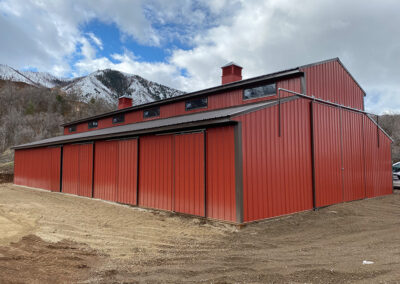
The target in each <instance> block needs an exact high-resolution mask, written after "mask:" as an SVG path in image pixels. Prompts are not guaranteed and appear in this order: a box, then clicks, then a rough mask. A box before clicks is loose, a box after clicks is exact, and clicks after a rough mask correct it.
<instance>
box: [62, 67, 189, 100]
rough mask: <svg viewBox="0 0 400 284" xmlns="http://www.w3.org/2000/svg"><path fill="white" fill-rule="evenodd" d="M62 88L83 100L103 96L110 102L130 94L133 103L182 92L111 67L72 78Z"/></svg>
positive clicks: (172, 95)
mask: <svg viewBox="0 0 400 284" xmlns="http://www.w3.org/2000/svg"><path fill="white" fill-rule="evenodd" d="M62 90H63V91H65V92H67V93H77V94H80V95H81V96H82V98H83V99H84V100H85V101H89V100H90V99H92V98H103V99H105V100H106V101H107V102H110V103H112V102H116V101H117V99H118V97H119V96H122V95H131V96H132V98H133V104H134V105H139V104H143V103H148V102H152V101H156V100H161V99H166V98H170V97H174V96H178V95H182V94H183V92H181V91H178V90H176V89H173V88H169V87H167V86H164V85H161V84H158V83H155V82H152V81H149V80H146V79H144V78H142V77H140V76H138V75H131V74H127V73H122V72H119V71H115V70H111V69H106V70H99V71H96V72H93V73H91V74H89V75H87V76H84V77H80V78H76V79H73V80H71V81H70V82H69V83H68V85H66V86H65V87H63V88H62Z"/></svg>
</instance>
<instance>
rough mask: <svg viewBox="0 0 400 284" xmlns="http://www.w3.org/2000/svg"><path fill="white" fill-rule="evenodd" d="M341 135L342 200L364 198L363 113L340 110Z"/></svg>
mask: <svg viewBox="0 0 400 284" xmlns="http://www.w3.org/2000/svg"><path fill="white" fill-rule="evenodd" d="M341 114H342V137H343V152H342V155H343V169H344V170H343V200H344V201H351V200H358V199H362V198H365V179H364V177H365V172H364V148H363V121H362V119H363V117H362V116H363V115H362V114H360V113H356V112H353V111H348V110H343V109H342V110H341Z"/></svg>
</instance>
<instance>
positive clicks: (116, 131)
mask: <svg viewBox="0 0 400 284" xmlns="http://www.w3.org/2000/svg"><path fill="white" fill-rule="evenodd" d="M297 98H298V97H296V96H292V97H288V98H283V99H281V102H282V103H284V102H287V101H291V100H294V99H297ZM276 104H278V100H276V99H274V100H269V101H263V102H258V103H253V104H246V105H241V106H235V107H231V108H224V109H218V110H211V111H204V112H198V113H194V114H188V115H181V116H175V117H170V118H164V119H157V120H150V121H145V122H138V123H133V124H126V125H121V126H115V127H109V128H103V129H99V130H94V131H89V132H82V133H76V134H70V135H62V136H57V137H53V138H49V139H44V140H40V141H36V142H32V143H28V144H23V145H18V146H14V147H12V149H15V150H19V149H29V148H37V147H47V146H57V145H63V144H71V143H82V142H88V141H95V140H104V139H116V138H123V137H131V136H137V135H144V134H156V133H160V132H176V131H181V130H184V129H193V128H202V127H210V126H217V125H226V124H236V123H237V122H236V121H235V120H232V119H231V118H233V117H236V116H239V115H243V114H246V113H249V112H253V111H257V110H260V109H263V108H267V107H271V106H274V105H276Z"/></svg>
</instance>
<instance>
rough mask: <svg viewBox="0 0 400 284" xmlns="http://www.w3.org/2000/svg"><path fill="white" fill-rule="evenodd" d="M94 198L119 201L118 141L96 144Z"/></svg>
mask: <svg viewBox="0 0 400 284" xmlns="http://www.w3.org/2000/svg"><path fill="white" fill-rule="evenodd" d="M94 156H95V158H94V184H93V187H94V190H93V197H94V198H99V199H103V200H110V201H117V182H118V177H117V173H118V141H100V142H96V143H95V151H94Z"/></svg>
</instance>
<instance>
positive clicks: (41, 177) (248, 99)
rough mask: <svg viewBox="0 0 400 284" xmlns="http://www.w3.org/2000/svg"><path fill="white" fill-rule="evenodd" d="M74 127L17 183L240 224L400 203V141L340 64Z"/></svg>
mask: <svg viewBox="0 0 400 284" xmlns="http://www.w3.org/2000/svg"><path fill="white" fill-rule="evenodd" d="M222 70H223V72H222V85H220V86H217V87H213V88H209V89H205V90H201V91H197V92H193V93H188V94H185V95H182V96H179V97H174V98H169V99H165V100H162V101H157V102H152V103H148V104H144V105H138V106H132V101H131V99H130V98H129V97H126V96H124V97H123V98H121V99H120V106H119V109H118V110H115V111H113V112H109V113H105V114H102V115H97V116H93V117H89V118H86V119H81V120H78V121H73V122H70V123H67V124H65V125H63V126H64V135H63V136H59V137H54V138H50V139H45V140H41V141H37V142H33V143H29V144H25V145H19V146H16V147H14V148H15V180H14V182H15V184H18V185H26V186H30V187H36V188H43V189H48V190H52V191H61V192H65V193H70V194H76V195H82V196H87V197H93V198H99V199H104V200H110V201H114V202H119V203H124V204H130V205H135V206H140V207H146V208H154V209H160V210H168V211H174V212H179V213H185V214H192V215H196V216H203V217H207V218H213V219H218V220H224V221H228V222H233V223H245V222H251V221H255V220H260V219H264V218H270V217H274V216H279V215H284V214H289V213H293V212H299V211H304V210H310V209H313V208H318V207H322V206H327V205H331V204H335V203H340V202H344V201H352V200H358V199H363V198H370V197H375V196H379V195H385V194H390V193H392V177H391V143H392V141H391V138H390V137H389V136H388V135H387V134H386V133H385V132H384V131H383V130H382V129H381V128H380V127H379V125H378V124H377V123H376V122H375V121H374V119H373V118H372V117H371V116H370V115H369V114H368V113H366V112H365V111H364V96H365V93H364V91H363V90H362V88H361V87H360V86H359V85H358V83H357V82H356V81H355V80H354V78H353V77H352V76H351V74H350V73H349V72H348V71H347V69H346V68H345V67H344V66H343V64H342V63H341V62H340V60H339V59H337V58H335V59H331V60H327V61H323V62H318V63H314V64H310V65H306V66H300V67H296V68H293V69H288V70H284V71H280V72H276V73H272V74H268V75H263V76H259V77H255V78H250V79H246V80H242V76H241V70H242V68H241V67H240V66H238V65H236V64H234V63H230V64H228V65H226V66H224V67H222Z"/></svg>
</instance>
